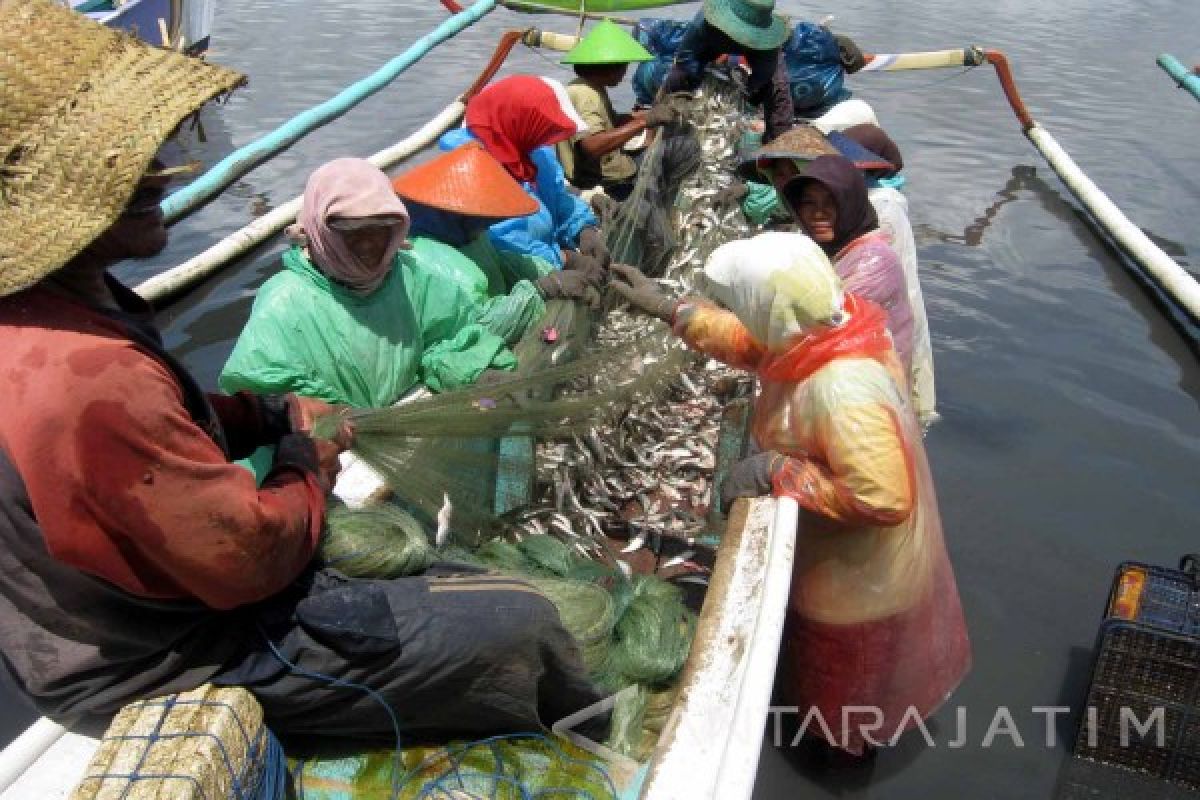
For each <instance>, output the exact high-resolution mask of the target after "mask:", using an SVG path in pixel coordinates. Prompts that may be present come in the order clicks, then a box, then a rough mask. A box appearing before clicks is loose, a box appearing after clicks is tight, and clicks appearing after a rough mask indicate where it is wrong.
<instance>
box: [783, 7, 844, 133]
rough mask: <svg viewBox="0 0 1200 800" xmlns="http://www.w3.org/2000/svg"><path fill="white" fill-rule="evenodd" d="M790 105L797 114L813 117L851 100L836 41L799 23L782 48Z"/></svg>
mask: <svg viewBox="0 0 1200 800" xmlns="http://www.w3.org/2000/svg"><path fill="white" fill-rule="evenodd" d="M783 57H784V60H785V61H786V62H787V71H788V83H789V84H791V87H792V104H793V105H794V106H795V108H796V113H797V114H804V115H805V116H810V115H811V116H816V115H819V114H821V113H824V111H825V110H826V109H827V108H829V107H830V106H832V105H833V104H835V103H840V102H842V101H843V100H847V99H849V97H850V91H849V90H848V89H846V88H845V86H843V85H842V84H843V79H844V78H845V74H846V73H845V70H844V69H843V68H842V59H841V56H840V55H839V53H838V46H837V40H836V39H834V38H833V34H832V33H830V32H829V29H828V28H823V27H821V26H820V25H815V24H813V23H811V22H800V23H797V24H796V27H795V28H794V29H793V30H792V35H791V36H790V37H789V38H788V40H787V41H786V42H785V43H784V45H783Z"/></svg>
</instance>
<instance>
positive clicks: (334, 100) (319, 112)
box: [162, 0, 496, 224]
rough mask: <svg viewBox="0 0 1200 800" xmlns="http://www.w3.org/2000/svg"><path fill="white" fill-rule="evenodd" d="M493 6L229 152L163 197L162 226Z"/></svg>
mask: <svg viewBox="0 0 1200 800" xmlns="http://www.w3.org/2000/svg"><path fill="white" fill-rule="evenodd" d="M495 8H496V0H478V2H476V3H475V4H474V5H472V6H471V7H470V8H467V9H466V10H464V11H462V12H461V13H459V14H455V15H454V16H453V17H451V18H450V19H448V20H446V21H445V22H443V23H442V24H441V25H439V26H438V27H437V28H435V29H434V30H433V31H431V32H430V33H427V34H426V35H424V36H422V37H421V38H420V39H418V40H417V41H415V42H413V43H412V44H411V45H410V46H409V47H408V49H407V50H405V51H404V52H403V53H401V54H400V55H398V56H396V57H395V58H393V59H392V60H391V61H389V62H388V63H387V64H384V65H383V66H382V67H380V68H379V69H378V70H376V71H375V72H374V73H372V74H371V75H368V76H367V77H366V78H363V79H362V80H360V81H358V82H356V83H354V84H352V85H350V86H348V87H346V88H345V89H343V90H342V91H340V92H338V93H337V94H336V95H334V96H333V97H331V98H330V99H328V100H326V101H325V102H324V103H321V104H320V105H317V106H314V107H312V108H310V109H308V110H307V111H304V112H302V113H300V114H298V115H296V116H295V117H292V118H291V119H290V120H288V121H287V122H285V123H284V124H283V125H281V126H280V127H278V128H276V129H275V130H274V131H272V132H271V133H269V134H267V135H265V136H262V137H260V138H258V139H256V140H255V141H253V142H251V143H250V144H248V145H246V146H245V147H241V148H239V149H238V150H236V151H234V152H233V153H230V154H229V155H228V156H226V157H225V158H224V159H222V160H221V161H220V163H218V164H216V165H215V166H213V168H212V169H210V170H209V171H208V172H206V173H205V174H203V175H201V176H200V177H199V178H197V179H196V180H195V181H193V182H192V183H190V184H188V185H187V186H185V187H184V188H183V189H180V190H179V191H178V192H175V193H174V194H172V195H171V196H170V197H167V198H166V199H165V200H163V202H162V211H163V215H164V216H165V217H166V221H167V224H170V223H173V222H175V221H177V220H179V219H180V218H181V217H183V216H185V215H186V214H188V213H190V212H191V211H194V210H195V209H196V208H198V207H199V206H201V205H203V204H204V203H206V202H208V201H209V200H211V199H212V198H213V197H214V196H216V195H217V194H218V193H220V192H221V191H222V190H223V189H224V188H225V187H226V186H228V185H229V184H231V183H233V182H234V181H235V180H237V179H238V178H240V177H241V176H242V175H245V174H246V173H247V172H249V171H250V170H252V169H254V167H256V166H258V165H259V164H261V163H262V162H263V161H265V160H267V159H268V158H271V157H272V156H274V155H276V154H277V153H279V152H280V151H281V150H284V149H285V148H287V147H289V146H291V145H292V144H294V143H295V142H296V140H298V139H300V138H301V137H303V136H305V135H307V134H309V133H311V132H312V131H314V130H316V129H317V128H319V127H321V126H322V125H325V124H326V123H328V122H330V121H332V120H334V119H337V118H338V117H340V116H342V115H343V114H345V113H346V112H347V111H349V110H350V109H352V108H354V107H355V106H356V105H358V104H359V103H361V102H362V101H363V100H365V99H367V98H368V97H370V96H371V95H373V94H375V93H376V92H378V91H379V90H380V89H383V88H384V87H385V86H387V85H388V84H389V83H391V82H392V81H393V80H395V79H396V77H397V76H399V75H400V74H401V73H402V72H404V71H405V70H407V69H408V68H409V67H411V66H412V65H413V64H415V63H416V62H417V61H419V60H420V59H421V58H422V57H424V56H425V55H426V54H427V53H429V51H430V50H432V49H433V48H434V47H436V46H437V45H439V44H441V43H442V42H444V41H446V40H447V39H449V38H451V37H453V36H454V35H456V34H457V33H459V32H460V31H462V30H464V29H465V28H467V27H469V26H471V25H473V24H475V23H476V22H478V21H479V20H480V19H481V18H482V17H483V16H484V15H485V14H487V13H489V12H491V11H492V10H494V9H495Z"/></svg>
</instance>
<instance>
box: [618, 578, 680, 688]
mask: <svg viewBox="0 0 1200 800" xmlns="http://www.w3.org/2000/svg"><path fill="white" fill-rule="evenodd" d="M617 593H618V597H617V604H618V613H617V625H616V628H615V629H614V632H613V642H612V648H611V649H610V651H609V658H608V661H607V662H606V663H605V665H604V669H603V671H602V672H601V674H600V675H598V676H597V678H598V680H599V681H600V682H601V683H602V684H603V685H604V686H606V687H609V688H612V689H618V688H621V687H624V686H629V685H631V684H642V685H645V686H655V687H657V686H662V685H665V684H667V683H668V682H669V681H670V680H671V679H672V678H674V677H675V676H676V675H678V674H679V671H680V670H681V669H683V664H684V662H685V661H687V657H688V652H689V650H690V649H691V644H692V634H693V633H694V629H695V622H694V617H693V615H692V613H691V612H690V611H689V610H688V608H687V607H686V606H685V605H684V604H683V593H682V592H681V591H680V590H679V588H678V587H677V586H673V585H671V584H669V583H667V582H665V581H662V580H659V579H658V578H654V577H651V576H648V575H635V576H634V577H632V578H631V579H629V580H628V581H624V582H622V583H621V584H620V585H619V587H618V589H617Z"/></svg>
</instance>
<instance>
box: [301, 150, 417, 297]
mask: <svg viewBox="0 0 1200 800" xmlns="http://www.w3.org/2000/svg"><path fill="white" fill-rule="evenodd" d="M371 217H380V218H385V219H391V220H395V221H396V223H398V224H396V225H394V226H393V235H392V241H391V243H390V244H389V245H388V247H387V250H385V251H384V254H383V257H382V258H381V259H380V260H379V261H378V262H376V263H373V264H364V263H362V261H361V260H360V259H359V257H358V256H357V255H356V254H355V253H354V251H353V250H351V249H350V248H349V247H348V246H347V245H346V239H345V237H344V235H343V232H342V231H340V230H338V229H336V228H334V227H331V225H330V223H331V222H332V221H334V220H361V219H365V218H371ZM408 225H409V220H408V209H406V208H405V207H404V203H402V202H401V201H400V198H399V197H397V196H396V192H395V191H394V190H393V189H392V184H391V181H389V180H388V177H387V175H384V174H383V172H382V171H381V170H380V169H379V168H378V167H376V166H375V165H374V164H372V163H371V162H369V161H366V160H364V159H361V158H339V159H336V160H334V161H330V162H329V163H328V164H325V165H323V166H321V167H320V168H319V169H317V170H316V171H315V172H313V174H312V175H311V176H309V179H308V184H307V185H306V186H305V187H304V200H303V204H302V208H301V210H300V218H299V225H297V226H294V227H293V228H291V229H289V233H291V234H292V235H293V236H297V234H300V235H301V236H302V240H303V241H304V243H305V244H307V246H308V254H309V257H310V258H311V260H312V262H313V264H314V265H315V266H316V267H317V269H319V270H321V272H322V273H324V274H325V275H327V276H329V277H330V278H331V279H333V280H335V281H337V282H338V283H340V284H342V285H343V286H346V287H347V288H349V289H350V290H352V291H354V292H356V293H358V294H370V293H371V292H373V291H375V290H376V289H378V288H379V285H380V284H382V283H383V281H384V279H385V278H387V276H388V271H389V270H390V269H391V267H392V259H393V258H395V256H396V251H397V250H399V249H400V248H402V247H404V246H405V245H406V242H405V237H406V236H407V235H408ZM297 238H300V237H297Z"/></svg>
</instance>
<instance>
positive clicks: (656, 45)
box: [633, 17, 690, 106]
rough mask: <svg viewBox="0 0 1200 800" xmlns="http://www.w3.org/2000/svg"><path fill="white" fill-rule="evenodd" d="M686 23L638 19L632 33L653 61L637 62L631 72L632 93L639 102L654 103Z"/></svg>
mask: <svg viewBox="0 0 1200 800" xmlns="http://www.w3.org/2000/svg"><path fill="white" fill-rule="evenodd" d="M689 24H690V21H689V20H677V19H656V18H654V17H643V18H642V19H639V20H638V24H637V27H636V28H634V31H633V35H634V37H635V38H636V39H637V40H638V41H639V42H641V43H642V46H643V47H645V48H646V49H647V50H649V51H650V53H651V54H652V55H653V56H654V60H653V61H643V62H642V63H640V64H638V68H637V71H636V72H634V73H633V94H634V97H635V98H636V99H637V102H638V104H639V105H644V106H648V105H651V104H652V103H653V102H654V98H655V96H656V95H657V94H658V88H659V87H660V86H662V82H663V81H664V80H666V77H667V73H668V72H670V71H671V63H672V62H673V61H674V60H675V51H676V50H678V49H679V43H680V42H681V41H683V34H684V32H685V31H686V30H687V27H688V25H689Z"/></svg>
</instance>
